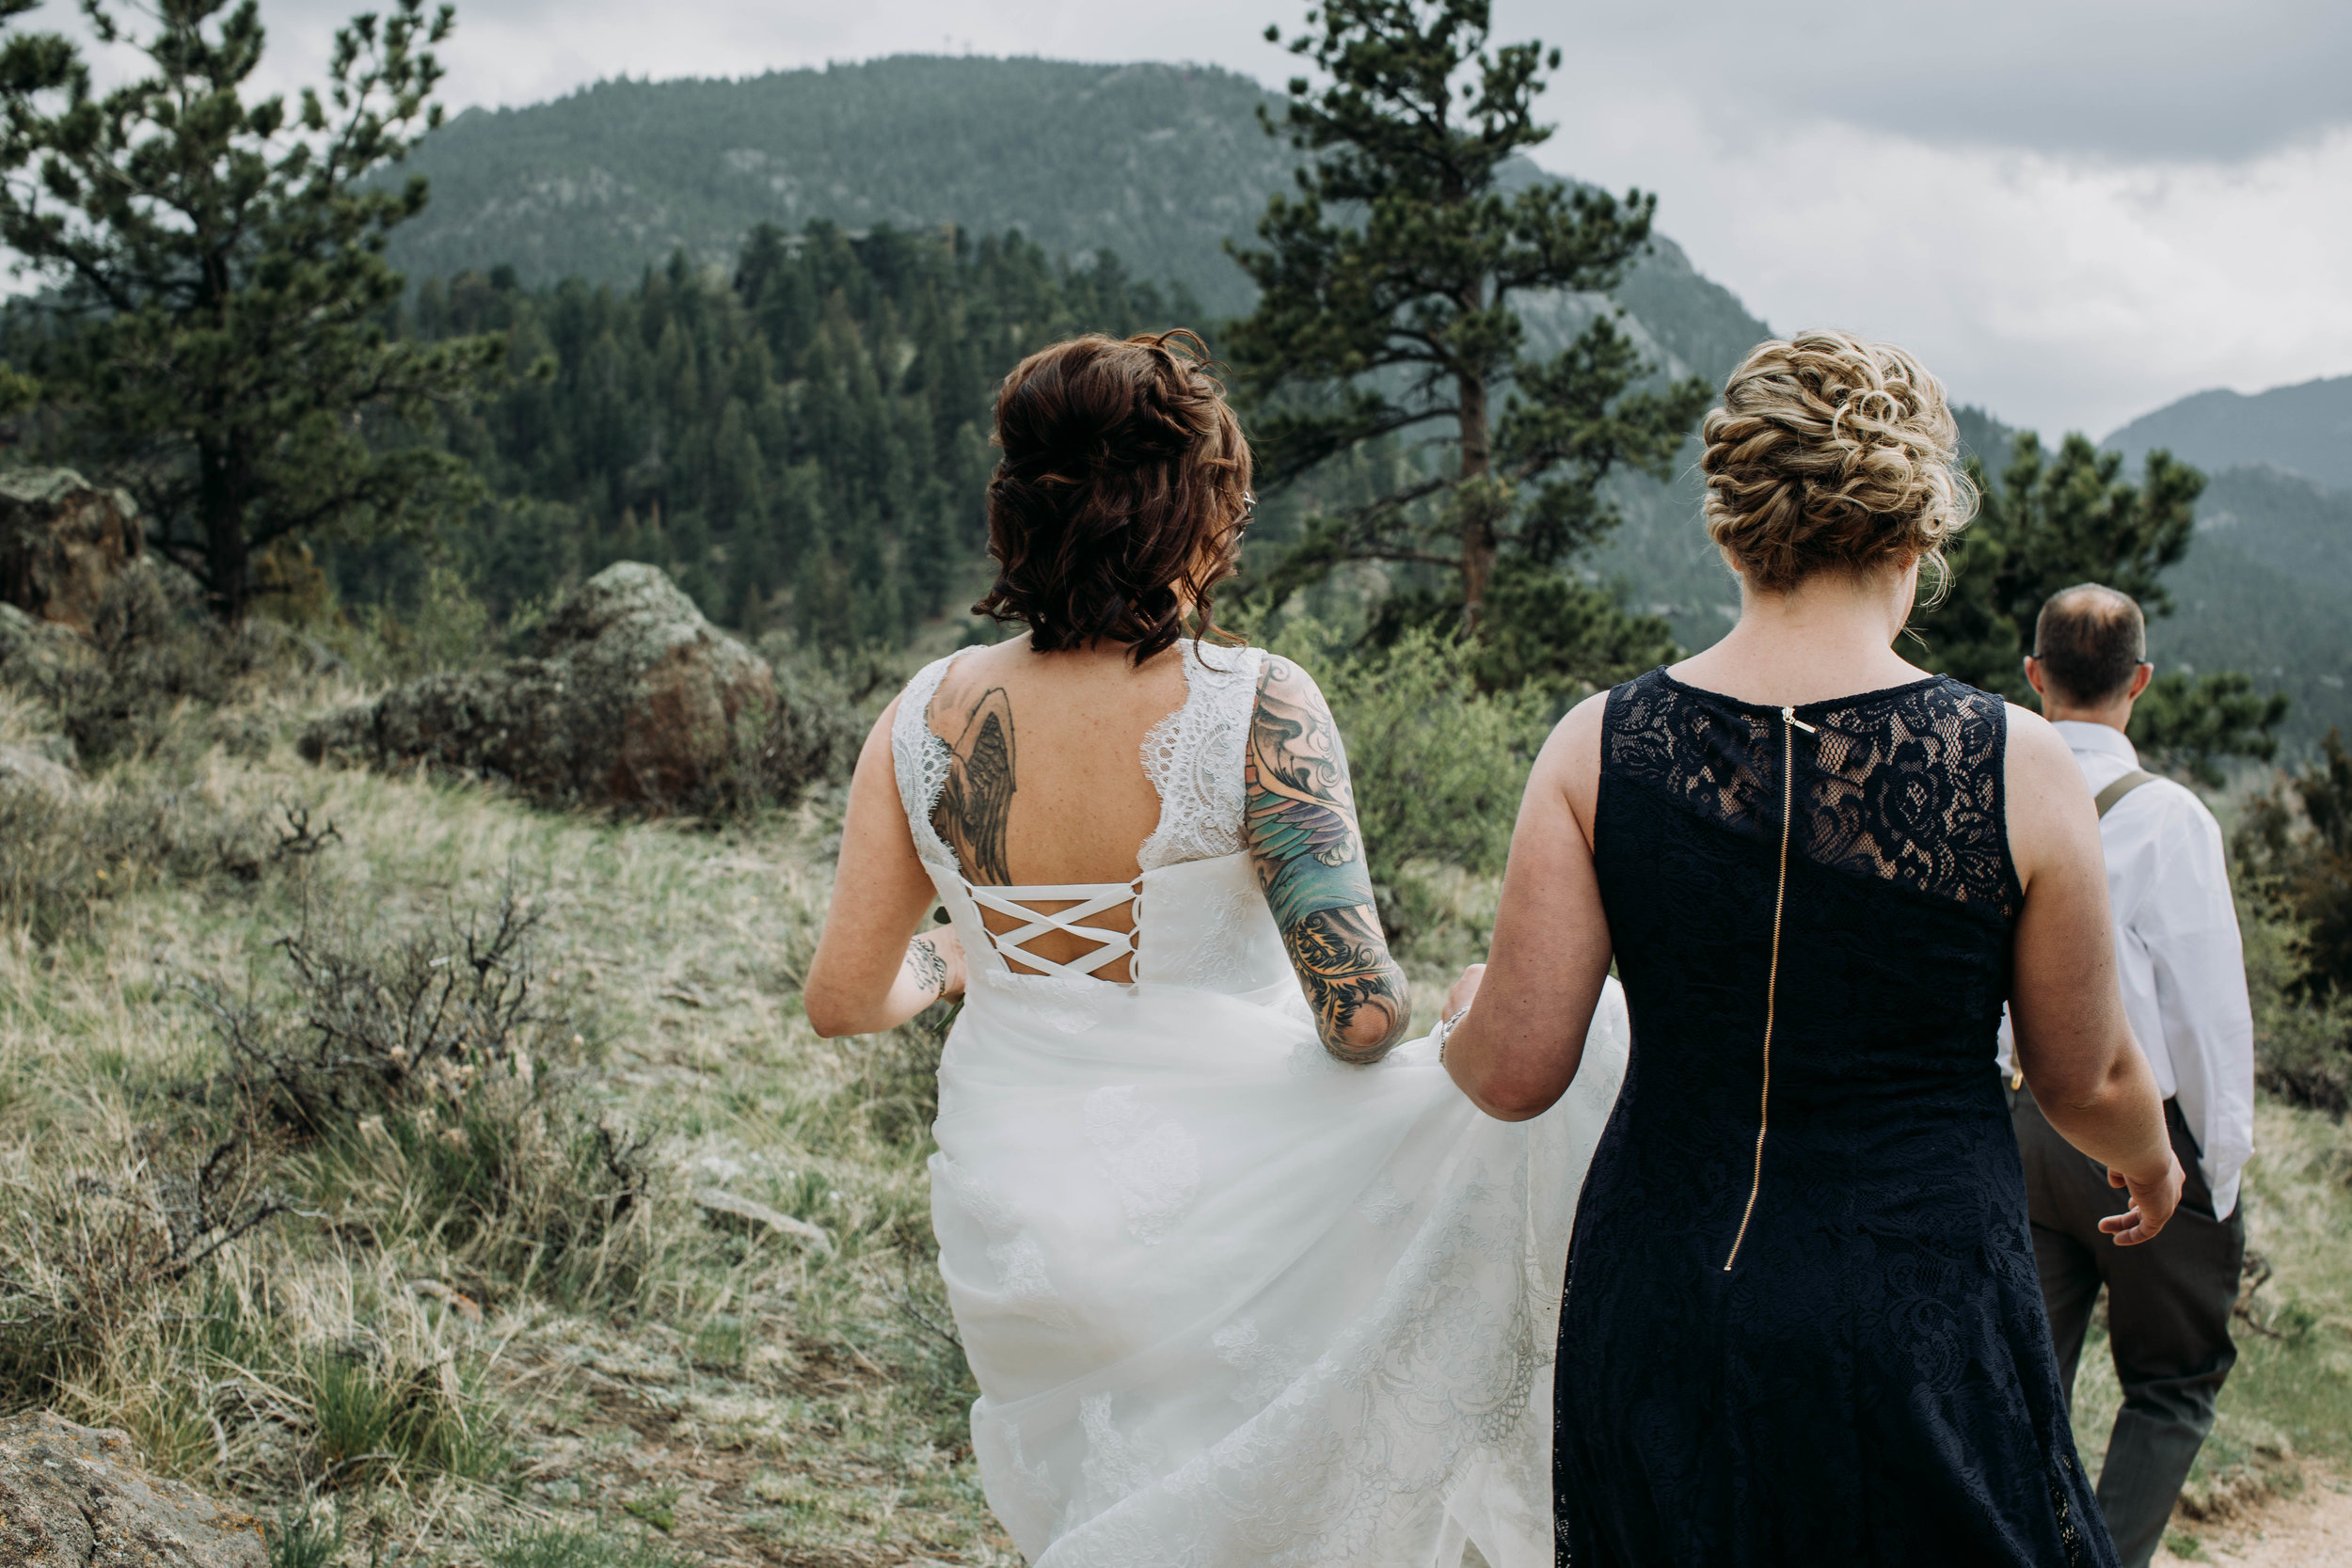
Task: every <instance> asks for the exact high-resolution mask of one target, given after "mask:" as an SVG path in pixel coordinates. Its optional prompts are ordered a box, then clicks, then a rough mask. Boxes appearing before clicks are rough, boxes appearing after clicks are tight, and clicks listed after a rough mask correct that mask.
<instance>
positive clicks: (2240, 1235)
mask: <svg viewBox="0 0 2352 1568" xmlns="http://www.w3.org/2000/svg"><path fill="white" fill-rule="evenodd" d="M2164 1115H2165V1121H2166V1124H2167V1125H2168V1126H2169V1128H2170V1129H2171V1132H2172V1150H2173V1152H2174V1153H2175V1154H2177V1155H2179V1156H2180V1161H2181V1168H2182V1169H2183V1170H2184V1171H2185V1172H2186V1173H2187V1175H2188V1181H2187V1185H2186V1186H2185V1188H2184V1190H2183V1191H2182V1194H2181V1207H2180V1209H2179V1210H2178V1211H2177V1212H2175V1213H2174V1214H2173V1216H2172V1221H2171V1223H2170V1224H2169V1225H2167V1226H2166V1227H2164V1230H2163V1232H2162V1233H2161V1234H2160V1235H2158V1236H2157V1237H2156V1239H2155V1240H2154V1241H2152V1242H2145V1243H2141V1244H2140V1245H2138V1246H2129V1247H2120V1246H2117V1245H2116V1244H2115V1243H2114V1242H2113V1241H2112V1240H2111V1239H2109V1238H2108V1237H2106V1236H2104V1235H2102V1234H2100V1231H2099V1222H2100V1221H2101V1220H2103V1219H2106V1218H2107V1217H2108V1216H2109V1215H2112V1214H2120V1213H2122V1212H2123V1211H2124V1210H2125V1209H2127V1208H2129V1207H2130V1200H2129V1199H2128V1198H2127V1197H2126V1196H2125V1195H2124V1193H2123V1191H2122V1189H2121V1188H2119V1187H2110V1186H2108V1185H2107V1173H2106V1166H2104V1165H2101V1164H2097V1163H2095V1162H2093V1161H2092V1160H2091V1159H2090V1157H2089V1156H2087V1155H2085V1154H2083V1153H2081V1152H2079V1151H2078V1150H2076V1149H2075V1148H2074V1146H2073V1145H2071V1144H2069V1143H2068V1142H2067V1141H2066V1140H2065V1139H2064V1138H2062V1137H2060V1136H2058V1130H2057V1129H2056V1128H2054V1127H2052V1126H2051V1125H2050V1123H2049V1121H2048V1120H2047V1119H2046V1118H2045V1117H2043V1116H2042V1108H2041V1107H2040V1106H2038V1105H2036V1104H2035V1103H2034V1102H2033V1096H2032V1095H2031V1094H2030V1093H2028V1092H2026V1091H2025V1090H2023V1089H2020V1090H2018V1091H2017V1092H2015V1093H2014V1094H2012V1095H2011V1096H2010V1119H2011V1120H2012V1121H2013V1122H2014V1124H2015V1126H2016V1128H2017V1149H2018V1153H2019V1154H2021V1155H2022V1156H2023V1157H2024V1159H2025V1162H2026V1202H2027V1205H2028V1208H2029V1210H2030V1212H2031V1214H2032V1217H2033V1255H2034V1264H2035V1266H2036V1268H2037V1269H2038V1270H2039V1271H2040V1273H2041V1275H2042V1304H2043V1305H2044V1306H2045V1307H2047V1308H2048V1309H2049V1313H2050V1336H2051V1338H2053V1339H2054V1340H2055V1341H2056V1342H2057V1345H2058V1376H2059V1378H2060V1380H2061V1381H2062V1382H2063V1384H2064V1386H2065V1389H2066V1398H2067V1401H2068V1402H2069V1403H2070V1404H2071V1403H2072V1402H2073V1401H2074V1368H2075V1365H2076V1363H2077V1362H2079V1361H2080V1360H2081V1358H2082V1351H2083V1334H2084V1332H2085V1330H2087V1329H2088V1328H2089V1327H2090V1312H2091V1307H2092V1306H2093V1304H2095V1303H2096V1302H2097V1301H2098V1299H2099V1287H2100V1286H2102V1285H2105V1286H2106V1289H2107V1339H2108V1344H2109V1346H2110V1348H2111V1349H2112V1350H2113V1351H2114V1353H2115V1374H2116V1378H2117V1380H2118V1381H2119V1382H2121V1383H2122V1385H2123V1408H2122V1410H2121V1411H2120V1412H2118V1413H2117V1415H2116V1418H2115V1431H2114V1433H2113V1435H2112V1436H2110V1437H2109V1438H2108V1440H2107V1461H2106V1468H2105V1469H2103V1470H2102V1471H2101V1472H2100V1474H2099V1512H2100V1513H2103V1514H2105V1515H2106V1521H2107V1533H2108V1534H2110V1535H2112V1536H2113V1537H2114V1538H2115V1549H2116V1553H2117V1555H2118V1556H2119V1557H2120V1558H2121V1559H2122V1563H2123V1568H2147V1563H2148V1561H2149V1560H2150V1559H2152V1558H2153V1557H2154V1556H2155V1552H2156V1546H2157V1544H2158V1543H2160V1542H2161V1541H2162V1540H2163V1539H2164V1527H2165V1523H2166V1521H2168V1520H2169V1519H2170V1518H2171V1516H2172V1504H2173V1502H2174V1500H2175V1499H2176V1498H2178V1497H2179V1496H2180V1493H2181V1483H2182V1482H2183V1481H2185V1480H2187V1479H2188V1467H2189V1465H2191V1464H2192V1463H2194V1462H2195V1460H2196V1458H2197V1450H2198V1449H2199V1448H2200V1447H2201V1446H2202V1445H2203V1443H2204V1441H2205V1434H2206V1433H2209V1432H2211V1431H2212V1430H2213V1411H2214V1401H2215V1400H2216V1399H2217V1397H2218V1396H2219V1395H2220V1393H2221V1383H2222V1380H2223V1379H2224V1378H2226V1377H2228V1376H2229V1375H2230V1369H2231V1367H2232V1366H2233V1365H2235V1363H2236V1361H2237V1346H2236V1345H2235V1344H2234V1343H2233V1342H2232V1340H2231V1338H2230V1310H2231V1308H2232V1307H2234V1306H2235V1305H2236V1304H2237V1290H2238V1275H2239V1273H2240V1271H2241V1270H2242V1268H2243V1267H2244V1264H2245V1260H2246V1219H2245V1211H2244V1208H2243V1206H2242V1205H2241V1206H2240V1208H2239V1209H2237V1210H2236V1211H2233V1212H2232V1213H2231V1215H2230V1217H2229V1218H2228V1219H2226V1220H2221V1219H2216V1218H2214V1213H2213V1194H2212V1192H2211V1191H2210V1190H2208V1189H2207V1187H2206V1186H2205V1179H2204V1177H2203V1176H2202V1175H2201V1173H2200V1172H2199V1170H2198V1168H2197V1159H2198V1148H2197V1142H2196V1140H2195V1139H2194V1138H2192V1137H2191V1136H2190V1135H2189V1132H2188V1125H2187V1123H2186V1122H2185V1121H2184V1120H2183V1119H2182V1117H2181V1113H2180V1109H2179V1107H2177V1106H2176V1105H2174V1104H2173V1102H2172V1101H2169V1100H2168V1101H2165V1102H2164Z"/></svg>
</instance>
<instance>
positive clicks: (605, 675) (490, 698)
mask: <svg viewBox="0 0 2352 1568" xmlns="http://www.w3.org/2000/svg"><path fill="white" fill-rule="evenodd" d="M779 707H780V705H779V703H778V701H777V697H776V686H775V676H774V673H773V672H771V670H770V669H769V667H768V665H767V663H766V661H765V660H763V659H761V658H760V657H759V656H758V655H757V654H755V653H753V652H752V650H751V649H749V648H747V647H745V646H744V645H743V644H742V643H741V642H739V641H737V640H736V639H734V638H733V637H730V636H728V635H727V634H726V633H725V632H723V631H721V630H719V629H718V628H717V627H715V626H712V625H711V624H710V623H709V622H708V621H707V620H705V619H704V618H703V614H702V612H701V611H700V610H697V609H695V608H694V602H693V601H692V600H691V599H690V598H688V597H687V596H686V595H685V594H683V593H680V592H679V591H678V588H677V586H676V585H675V583H673V582H671V580H670V579H669V578H667V577H666V576H664V575H663V574H662V573H661V572H660V570H659V569H657V568H655V567H652V566H646V565H642V564H639V563H637V562H622V563H620V564H618V565H615V566H609V567H607V568H605V569H604V570H603V571H601V572H599V573H597V574H596V576H595V577H594V578H590V579H589V580H588V581H587V582H586V583H584V584H582V585H581V586H580V590H579V591H578V592H577V593H575V594H572V595H571V596H570V597H569V598H568V599H566V600H565V601H564V603H563V604H562V605H560V606H559V607H558V608H557V609H556V610H555V612H554V614H553V615H551V616H550V617H549V618H548V623H547V625H546V626H545V627H544V629H543V630H542V631H541V633H540V636H539V640H538V643H537V646H536V648H535V650H534V652H533V654H532V657H528V658H518V659H513V660H510V661H509V662H508V663H507V664H506V665H505V666H504V667H503V668H501V669H499V670H495V671H483V672H469V673H453V674H441V675H428V676H426V677H424V678H423V679H421V680H417V681H411V682H409V683H408V684H406V685H405V686H401V687H398V688H395V689H392V690H390V691H388V692H386V693H385V694H384V695H383V696H382V697H380V698H378V699H377V700H376V701H375V702H373V703H372V704H369V705H365V706H362V707H354V708H347V709H345V710H343V711H342V712H341V713H336V714H330V715H328V716H327V717H326V718H325V719H322V720H320V721H317V722H316V723H314V724H312V725H311V726H310V729H309V730H308V731H306V732H305V733H304V735H303V736H302V738H301V742H300V746H301V751H302V754H303V755H304V756H306V757H309V758H310V760H312V761H314V762H333V763H342V764H344V765H346V766H352V765H357V766H365V767H373V768H397V767H401V766H416V765H422V766H424V767H428V768H444V769H449V770H453V771H457V772H462V773H467V774H471V775H475V776H480V777H488V778H497V779H503V780H506V781H508V782H510V783H511V784H514V785H515V787H516V789H517V790H519V791H520V792H522V793H523V794H524V795H526V796H528V797H530V798H531V799H532V800H538V801H541V802H543V803H547V804H580V805H616V806H626V807H631V808H636V809H642V810H652V811H669V810H692V809H701V808H703V807H706V806H707V805H710V804H712V803H715V802H716V801H718V800H723V799H725V798H729V797H731V796H734V795H736V794H738V793H739V792H741V791H742V790H743V789H744V788H746V787H747V786H748V785H749V784H751V783H752V782H753V781H755V779H756V777H757V775H758V773H759V770H760V767H761V756H762V752H763V749H764V748H765V747H767V746H768V745H769V744H770V737H771V736H772V735H773V734H774V732H775V730H776V727H777V723H778V720H779V719H780V717H781V715H780V711H779Z"/></svg>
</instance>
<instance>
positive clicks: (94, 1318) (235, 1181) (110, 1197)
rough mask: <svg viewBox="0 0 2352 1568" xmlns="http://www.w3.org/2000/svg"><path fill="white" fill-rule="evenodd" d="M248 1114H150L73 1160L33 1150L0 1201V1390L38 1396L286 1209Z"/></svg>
mask: <svg viewBox="0 0 2352 1568" xmlns="http://www.w3.org/2000/svg"><path fill="white" fill-rule="evenodd" d="M273 1153H274V1150H273V1148H272V1147H271V1145H270V1144H269V1142H268V1140H266V1139H265V1138H263V1137H262V1136H261V1135H259V1134H258V1133H256V1132H254V1131H252V1130H251V1129H249V1128H235V1129H230V1130H229V1131H227V1132H221V1133H216V1134H215V1135H213V1136H210V1137H207V1136H205V1135H204V1133H203V1132H202V1131H201V1130H200V1129H199V1128H197V1127H193V1126H183V1127H177V1128H151V1129H149V1130H148V1131H146V1132H142V1133H140V1134H138V1135H137V1136H136V1137H135V1138H134V1139H133V1140H132V1142H131V1143H130V1145H129V1147H127V1148H121V1149H119V1150H118V1151H116V1152H115V1153H113V1154H112V1155H111V1156H109V1157H106V1158H103V1159H100V1160H97V1161H94V1162H92V1163H90V1164H83V1165H79V1166H76V1167H70V1168H68V1167H60V1166H57V1165H55V1164H49V1163H47V1162H41V1161H32V1162H29V1163H28V1164H25V1165H24V1167H23V1168H20V1169H18V1170H15V1171H12V1172H10V1173H9V1181H8V1184H9V1186H10V1188H11V1189H12V1191H11V1195H10V1200H9V1202H8V1204H6V1205H5V1206H0V1399H5V1400H6V1402H8V1403H10V1404H15V1403H20V1402H33V1401H40V1400H45V1399H48V1398H50V1397H52V1396H53V1395H54V1394H55V1392H56V1390H57V1389H58V1388H59V1387H60V1386H62V1385H64V1384H65V1383H67V1382H69V1381H70V1380H72V1378H74V1377H76V1376H78V1375H80V1374H82V1373H84V1372H86V1371H87V1370H90V1369H93V1368H95V1367H98V1366H100V1365H101V1364H103V1362H105V1361H106V1360H107V1359H108V1357H109V1356H110V1355H112V1354H115V1353H117V1352H118V1351H119V1348H120V1347H121V1345H122V1344H123V1342H124V1340H125V1339H126V1338H127V1337H129V1336H131V1335H132V1334H134V1333H135V1332H138V1331H140V1330H142V1329H149V1330H151V1329H152V1328H153V1327H154V1326H155V1314H157V1313H158V1312H160V1311H161V1310H162V1309H163V1304H164V1302H165V1300H166V1298H167V1296H168V1295H169V1293H170V1292H171V1291H172V1288H173V1287H175V1286H177V1285H179V1284H180V1282H181V1281H183V1280H184V1279H186V1278H187V1277H188V1276H189V1275H192V1274H194V1273H195V1272H196V1271H197V1270H198V1269H199V1268H201V1267H203V1266H204V1265H205V1264H206V1263H207V1262H209V1261H210V1260H211V1259H213V1258H214V1257H215V1255H216V1254H218V1253H219V1252H220V1250H221V1249H222V1248H224V1247H226V1246H228V1245H229V1244H230V1243H232V1242H235V1241H236V1240H238V1239H239V1238H240V1237H242V1236H245V1235H246V1234H248V1233H250V1232H251V1231H253V1230H254V1229H256V1228H258V1227H261V1226H262V1225H264V1224H266V1223H267V1222H268V1221H270V1220H271V1219H273V1218H275V1217H276V1216H278V1215H279V1214H281V1213H284V1212H286V1211H287V1208H288V1203H287V1200H286V1198H285V1196H283V1195H282V1194H281V1193H280V1192H279V1191H278V1190H277V1188H276V1187H275V1186H274V1185H272V1184H271V1181H270V1178H271V1176H272V1175H273V1174H274V1171H273V1159H272V1156H273Z"/></svg>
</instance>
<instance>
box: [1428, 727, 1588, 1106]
mask: <svg viewBox="0 0 2352 1568" xmlns="http://www.w3.org/2000/svg"><path fill="white" fill-rule="evenodd" d="M1607 702H1608V696H1607V694H1606V693H1602V694H1601V695H1599V696H1596V697H1592V698H1588V699H1587V700H1585V701H1584V702H1582V703H1580V704H1578V705H1577V706H1576V707H1575V708H1574V709H1573V710H1572V711H1570V713H1569V714H1568V716H1567V717H1566V718H1565V719H1563V720H1562V721H1560V723H1559V726H1558V727H1557V728H1556V729H1554V730H1553V731H1552V732H1551V738H1550V739H1549V740H1547V741H1546V742H1545V743H1544V749H1543V751H1542V752H1541V753H1539V754H1538V755H1537V757H1536V758H1535V767H1534V771H1533V772H1532V773H1530V774H1529V775H1528V780H1527V792H1526V794H1525V796H1524V797H1522V798H1521V800H1520V801H1519V816H1518V826H1516V827H1515V828H1513V829H1512V832H1511V863H1510V865H1509V866H1508V868H1507V869H1505V871H1504V872H1503V875H1502V906H1501V908H1500V909H1499V910H1498V911H1496V914H1495V934H1494V941H1493V942H1492V944H1491V946H1490V948H1489V951H1488V955H1487V960H1486V965H1485V966H1484V973H1483V974H1481V973H1479V972H1478V971H1476V970H1473V971H1472V973H1470V974H1467V975H1465V976H1464V977H1463V981H1462V983H1461V984H1459V985H1456V986H1455V987H1454V994H1453V996H1452V997H1450V998H1449V999H1448V1002H1447V1007H1448V1012H1449V1016H1460V1022H1458V1023H1456V1024H1455V1025H1454V1030H1453V1033H1452V1034H1451V1035H1450V1036H1449V1037H1448V1038H1447V1040H1446V1051H1445V1059H1446V1069H1447V1070H1448V1071H1450V1072H1452V1073H1453V1075H1454V1083H1455V1084H1457V1085H1460V1086H1461V1089H1462V1092H1463V1093H1464V1094H1466V1095H1468V1096H1470V1101H1471V1102H1472V1103H1474V1104H1475V1105H1477V1107H1478V1108H1479V1109H1480V1110H1482V1111H1484V1112H1486V1114H1487V1115H1488V1116H1490V1117H1501V1118H1502V1120H1504V1121H1524V1120H1526V1119H1527V1118H1528V1117H1534V1116H1540V1115H1542V1114H1543V1113H1544V1112H1545V1111H1546V1110H1548V1109H1549V1108H1550V1106H1551V1104H1552V1102H1553V1101H1556V1100H1558V1099H1559V1098H1560V1097H1561V1096H1562V1095H1563V1094H1565V1093H1566V1092H1567V1088H1568V1085H1570V1084H1571V1083H1573V1082H1574V1081H1575V1079H1576V1071H1577V1069H1578V1067H1579V1066H1581V1064H1582V1062H1583V1059H1584V1037H1585V1034H1586V1032H1587V1031H1588V1030H1589V1029H1590V1028H1591V1027H1592V1022H1593V1009H1594V1007H1595V1006H1597V1005H1598V1004H1599V1001H1600V992H1601V988H1602V986H1603V985H1604V984H1605V983H1606V982H1607V981H1608V978H1609V957H1610V941H1609V917H1608V915H1607V913H1606V912H1605V911H1603V910H1602V909H1601V905H1600V879H1599V878H1598V877H1597V876H1596V875H1595V873H1594V870H1593V840H1592V820H1593V807H1594V804H1595V802H1596V801H1597V799H1598V797H1599V787H1600V721H1601V713H1602V709H1603V706H1604V705H1605V704H1606V703H1607ZM1473 997H1474V998H1475V999H1476V1001H1477V1006H1474V1007H1470V1011H1469V1013H1468V1014H1467V1015H1466V1016H1461V1009H1462V1008H1463V1007H1465V1006H1469V1005H1470V1001H1471V999H1472V998H1473Z"/></svg>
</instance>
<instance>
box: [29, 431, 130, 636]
mask: <svg viewBox="0 0 2352 1568" xmlns="http://www.w3.org/2000/svg"><path fill="white" fill-rule="evenodd" d="M143 539H144V535H143V533H142V531H141V530H140V526H139V513H138V507H137V506H136V504H135V503H134V502H133V501H132V499H131V498H130V496H129V494H128V493H126V492H124V491H121V490H108V489H101V488H100V487H98V486H97V485H94V484H92V483H89V482H88V481H87V480H85V479H84V478H83V477H82V476H81V475H80V474H77V473H75V472H74V471H73V470H72V469H71V468H23V469H18V470H16V471H14V472H8V473H0V602H5V603H8V604H12V605H14V606H16V607H17V608H18V609H19V610H24V612H25V613H26V614H27V615H30V616H32V617H33V618H34V619H35V620H39V621H55V622H57V623H58V624H60V625H63V626H72V628H73V629H74V630H75V631H78V632H83V633H86V634H87V632H88V631H89V630H90V629H91V627H92V626H95V625H96V623H97V617H98V607H99V604H100V602H101V601H102V600H103V599H104V598H105V596H106V589H107V587H108V586H109V585H110V584H112V583H113V581H114V580H115V578H118V577H120V576H121V575H122V570H123V568H124V567H126V566H128V565H129V564H130V563H131V562H134V561H135V560H137V559H138V556H139V551H140V548H141V545H142V542H143Z"/></svg>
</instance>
